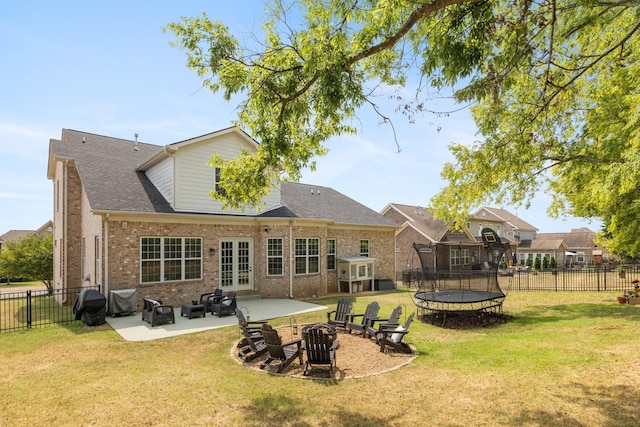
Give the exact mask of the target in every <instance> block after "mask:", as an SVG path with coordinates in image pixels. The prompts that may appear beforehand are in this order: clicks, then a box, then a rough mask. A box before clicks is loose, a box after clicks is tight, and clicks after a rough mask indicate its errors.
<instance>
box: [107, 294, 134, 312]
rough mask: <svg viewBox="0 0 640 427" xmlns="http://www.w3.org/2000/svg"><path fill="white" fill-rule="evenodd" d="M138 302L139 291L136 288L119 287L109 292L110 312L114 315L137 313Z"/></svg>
mask: <svg viewBox="0 0 640 427" xmlns="http://www.w3.org/2000/svg"><path fill="white" fill-rule="evenodd" d="M137 303H138V292H137V291H136V290H135V289H117V290H114V291H111V292H110V293H109V312H110V313H111V315H112V316H116V315H118V314H121V315H131V314H133V313H135V312H136V305H137Z"/></svg>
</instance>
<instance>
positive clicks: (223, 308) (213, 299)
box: [142, 288, 237, 327]
mask: <svg viewBox="0 0 640 427" xmlns="http://www.w3.org/2000/svg"><path fill="white" fill-rule="evenodd" d="M142 304H143V307H142V320H143V321H147V322H148V323H150V324H151V326H152V327H153V326H157V325H164V324H167V323H176V318H175V313H174V311H173V307H172V306H170V305H165V304H163V303H162V301H161V300H159V299H152V298H143V299H142ZM236 306H237V304H236V293H235V292H233V291H231V292H228V293H227V294H224V293H223V292H222V290H221V289H219V288H218V289H216V290H215V291H213V292H208V293H204V294H201V295H200V298H199V299H198V300H193V301H191V302H190V303H185V304H182V306H181V307H180V316H185V317H187V318H189V319H193V318H195V317H205V316H206V314H207V313H211V314H212V315H214V314H215V315H217V316H218V317H222V316H230V315H232V314H233V313H234V310H235V309H236Z"/></svg>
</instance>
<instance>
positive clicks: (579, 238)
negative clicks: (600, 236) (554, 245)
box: [538, 227, 615, 267]
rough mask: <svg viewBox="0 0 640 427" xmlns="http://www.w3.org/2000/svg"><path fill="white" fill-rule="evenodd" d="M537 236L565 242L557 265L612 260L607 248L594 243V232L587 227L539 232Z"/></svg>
mask: <svg viewBox="0 0 640 427" xmlns="http://www.w3.org/2000/svg"><path fill="white" fill-rule="evenodd" d="M538 237H540V238H545V239H560V240H562V241H563V242H565V243H566V252H565V256H564V257H563V259H559V260H558V265H559V266H566V267H576V266H579V267H582V266H585V265H591V266H593V265H601V264H606V263H609V262H611V261H614V260H615V258H614V257H612V256H611V255H610V254H609V252H608V251H607V248H605V247H603V246H598V245H597V244H596V243H595V241H594V240H595V238H596V233H595V231H591V230H590V229H588V228H587V227H581V228H574V229H572V230H571V231H570V232H569V233H540V234H538Z"/></svg>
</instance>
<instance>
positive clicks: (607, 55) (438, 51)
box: [167, 0, 640, 254]
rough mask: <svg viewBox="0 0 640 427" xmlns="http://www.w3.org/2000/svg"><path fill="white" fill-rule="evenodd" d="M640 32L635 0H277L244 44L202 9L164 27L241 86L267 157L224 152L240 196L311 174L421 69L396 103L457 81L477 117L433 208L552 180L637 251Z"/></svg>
mask: <svg viewBox="0 0 640 427" xmlns="http://www.w3.org/2000/svg"><path fill="white" fill-rule="evenodd" d="M296 6H297V8H296ZM639 29H640V6H639V4H638V1H637V0H618V1H616V0H611V1H607V0H539V1H533V0H501V1H500V0H497V1H489V0H485V1H483V0H430V1H424V2H421V1H416V0H404V1H403V0H395V1H385V0H347V1H345V0H326V1H317V0H300V1H298V2H295V3H293V4H284V3H282V2H281V1H278V0H273V1H272V3H271V4H269V5H268V7H267V13H266V18H265V22H264V25H263V36H264V37H263V40H262V41H261V42H259V41H258V39H257V38H255V39H252V40H249V41H247V42H246V43H245V45H244V46H243V45H241V44H240V42H239V41H238V40H237V39H236V38H235V37H233V36H232V35H231V34H230V32H229V30H228V28H227V27H225V26H224V25H223V24H222V23H220V22H213V21H211V20H210V19H209V18H208V16H207V15H206V14H204V15H203V16H201V17H195V18H182V20H181V21H180V22H174V23H170V24H168V25H167V30H168V31H171V32H173V33H174V34H175V35H176V41H175V45H176V46H178V47H181V48H183V49H184V50H185V51H186V54H187V63H188V66H189V67H191V68H192V69H194V70H195V71H196V72H197V74H198V75H199V76H201V77H202V78H203V80H204V85H205V86H206V87H207V88H209V89H211V90H212V91H214V92H218V91H221V92H222V93H223V96H224V98H225V99H227V100H231V99H234V96H240V97H241V99H242V100H241V102H240V105H239V114H238V120H237V124H238V126H240V127H241V128H243V129H245V130H247V131H248V132H249V133H250V134H251V135H252V136H253V137H255V138H256V139H257V140H258V141H259V142H260V146H259V148H258V153H257V155H256V156H252V155H249V154H248V153H245V155H243V156H240V157H239V158H237V159H234V160H223V159H221V158H220V157H215V156H214V158H212V160H211V163H212V165H217V166H221V179H222V181H221V183H222V185H223V186H224V187H225V189H226V190H227V191H226V192H225V193H223V194H217V195H215V197H217V198H219V199H220V200H223V201H224V202H225V203H226V204H227V205H228V206H231V207H240V206H242V205H245V204H252V205H259V204H260V201H261V199H262V197H263V196H264V195H265V194H267V193H268V192H269V191H270V190H271V188H270V183H271V182H273V180H274V179H290V180H297V179H299V178H300V172H301V170H302V169H304V168H305V167H310V168H312V169H313V168H314V166H315V164H314V158H315V157H316V156H319V155H323V154H325V153H326V151H327V150H326V147H325V146H324V145H323V144H324V143H325V142H326V141H327V140H328V139H329V138H332V137H335V136H338V135H341V134H345V133H354V132H356V128H355V126H354V125H353V121H352V120H353V119H354V117H355V116H356V114H357V113H358V112H359V111H361V109H362V108H364V107H370V108H372V109H373V110H374V111H375V112H376V113H377V114H379V115H380V117H381V118H382V119H384V120H386V119H388V117H387V114H388V112H385V111H382V110H381V108H380V106H379V105H377V104H376V96H378V94H379V89H380V88H381V87H382V86H398V87H401V86H405V85H406V84H407V83H408V82H409V81H418V82H419V83H418V84H417V85H416V87H415V97H413V98H411V99H406V98H404V99H399V100H398V104H399V105H398V107H399V108H401V109H402V110H403V111H405V112H407V114H408V115H409V116H410V117H414V115H415V114H416V113H418V112H420V111H426V110H428V109H429V106H428V104H426V103H425V102H424V101H425V97H424V96H423V94H424V93H425V92H427V91H426V90H425V89H426V88H427V87H429V88H430V90H432V88H435V89H438V90H441V89H445V88H453V89H454V90H455V98H456V100H457V101H458V102H460V103H461V104H463V105H471V106H472V107H471V108H472V114H473V117H474V119H475V121H476V124H477V127H478V130H479V134H478V139H477V140H476V141H474V142H470V141H461V142H458V143H455V144H452V145H451V146H450V149H451V151H452V153H453V154H454V157H455V162H454V163H452V164H447V165H445V166H444V169H443V172H442V175H443V177H444V178H445V179H446V180H447V181H448V183H449V184H448V186H447V187H446V188H444V189H443V190H442V192H440V193H439V194H438V195H437V196H436V197H435V198H434V199H433V200H432V207H433V208H434V209H435V211H436V215H437V216H439V217H441V218H443V219H445V220H451V221H455V223H456V224H462V223H463V222H464V220H465V216H466V214H467V213H468V212H469V211H470V210H471V209H473V208H475V207H477V206H479V205H481V204H485V203H497V204H509V205H519V204H525V205H527V204H528V203H529V202H530V201H531V197H532V196H533V194H535V193H536V192H537V191H538V190H539V189H540V188H541V186H543V188H546V190H547V191H548V192H549V193H550V194H551V195H552V196H553V203H552V206H551V214H553V215H564V214H570V215H575V216H581V217H595V218H601V219H603V220H604V223H605V224H606V226H607V235H606V237H607V238H608V244H609V245H610V246H611V247H612V248H616V250H621V249H624V250H625V251H627V252H628V253H630V254H637V253H639V252H640V247H639V246H638V245H639V244H638V243H635V242H640V238H638V237H640V231H638V230H637V227H630V224H633V223H635V222H637V221H638V219H640V206H639V205H638V202H637V199H638V197H637V194H638V189H639V188H640V170H639V163H640V162H639V160H640V159H639V158H638V156H639V153H640V150H639V148H640V147H639V146H638V145H639V143H640V139H639V136H638V129H639V126H638V117H639V115H638V105H640V104H639V103H638V101H639V99H638V89H637V88H638V83H639V77H640V70H639V64H638V60H637V59H638V55H639V53H638V52H639V51H640V50H639V49H640V43H639V42H638V34H639V31H638V30H639ZM413 76H418V77H419V78H418V79H417V80H416V79H414V78H412V77H413ZM629 233H631V234H629ZM630 235H631V236H633V238H632V239H630V238H629V236H630Z"/></svg>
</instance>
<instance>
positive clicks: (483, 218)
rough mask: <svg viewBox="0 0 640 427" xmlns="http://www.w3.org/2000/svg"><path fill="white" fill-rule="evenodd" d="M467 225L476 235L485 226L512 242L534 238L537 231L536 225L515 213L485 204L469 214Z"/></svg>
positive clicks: (477, 235)
mask: <svg viewBox="0 0 640 427" xmlns="http://www.w3.org/2000/svg"><path fill="white" fill-rule="evenodd" d="M467 227H468V228H469V230H471V232H472V233H473V235H474V236H476V237H479V236H480V231H481V230H482V229H483V228H485V227H486V228H491V229H492V230H493V231H495V232H496V233H498V236H502V237H506V238H507V239H508V240H509V241H513V242H520V241H523V240H534V239H535V238H536V235H537V232H538V229H537V228H536V227H534V226H533V225H531V224H529V223H528V222H526V221H525V220H523V219H522V218H519V217H518V216H517V215H514V214H512V213H511V212H509V211H506V210H504V209H498V208H490V207H486V206H483V207H481V208H480V209H478V210H477V211H475V212H474V213H472V214H471V215H470V217H469V219H468V221H467Z"/></svg>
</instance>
